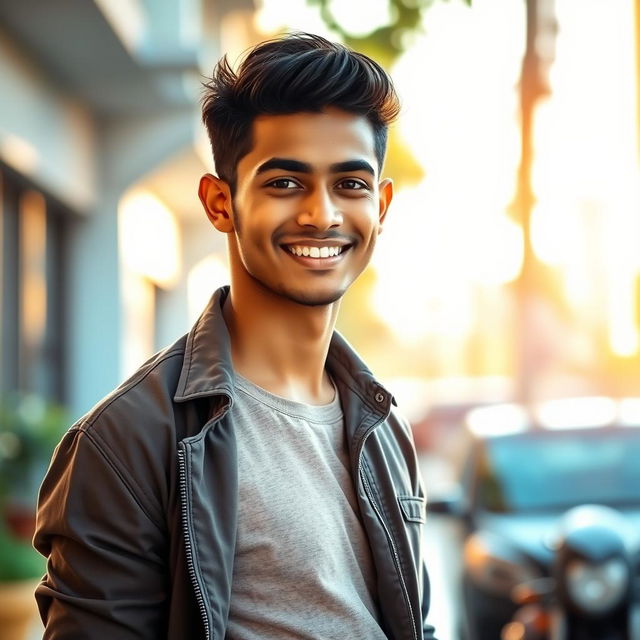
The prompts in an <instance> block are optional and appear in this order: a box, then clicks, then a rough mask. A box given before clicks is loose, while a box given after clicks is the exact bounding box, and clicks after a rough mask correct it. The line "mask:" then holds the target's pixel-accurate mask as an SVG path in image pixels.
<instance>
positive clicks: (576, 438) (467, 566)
mask: <svg viewBox="0 0 640 640" xmlns="http://www.w3.org/2000/svg"><path fill="white" fill-rule="evenodd" d="M466 429H467V432H468V434H469V437H470V443H469V447H468V452H467V454H466V455H465V457H464V464H463V466H462V469H461V473H460V478H459V484H458V486H457V487H455V489H454V490H452V491H451V493H450V494H449V495H446V496H439V497H438V496H430V497H429V502H428V505H429V506H428V509H429V511H430V512H431V513H440V514H447V515H449V516H452V517H453V518H455V519H456V520H457V522H458V524H459V530H460V532H461V535H460V541H459V543H460V552H461V557H462V570H461V576H460V585H459V587H460V595H461V602H462V607H461V609H462V613H461V620H460V621H459V622H460V625H459V626H460V635H461V637H462V638H464V640H499V639H500V637H501V636H500V634H501V629H502V628H503V627H504V625H505V624H507V623H508V622H509V621H510V620H511V618H512V616H513V614H514V612H515V610H516V608H517V605H516V604H515V602H514V601H513V599H512V591H513V589H514V588H515V587H516V586H517V585H519V584H522V583H526V582H527V581H530V580H535V579H537V578H544V577H550V576H551V572H552V566H551V565H552V561H553V557H554V552H555V547H554V539H553V535H554V532H556V531H557V527H558V522H559V521H560V518H561V517H562V515H563V514H564V513H565V512H566V511H568V510H569V509H571V508H574V507H577V506H580V505H585V504H598V505H604V506H607V507H611V508H613V509H616V510H617V511H619V512H620V513H621V514H622V516H623V517H624V518H625V519H626V520H627V521H629V522H630V523H631V524H632V526H631V527H629V529H630V530H631V531H633V532H634V536H635V537H636V539H634V540H629V541H628V542H629V548H632V549H633V548H637V547H638V544H639V543H640V533H638V532H640V399H625V400H621V401H613V400H611V399H608V398H579V399H563V400H556V401H550V402H546V403H542V404H540V405H538V406H535V407H533V408H530V409H525V408H524V407H522V406H519V405H497V406H493V407H486V408H479V409H475V410H473V411H471V412H470V413H469V414H468V416H467V418H466ZM635 579H640V575H638V574H637V573H636V575H635ZM639 586H640V585H639Z"/></svg>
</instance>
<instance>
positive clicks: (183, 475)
mask: <svg viewBox="0 0 640 640" xmlns="http://www.w3.org/2000/svg"><path fill="white" fill-rule="evenodd" d="M185 446H186V445H185V444H184V443H182V442H180V443H179V444H178V464H179V466H180V497H181V499H182V529H183V531H184V546H185V553H186V556H187V568H188V571H189V576H190V578H191V584H192V585H193V590H194V592H195V594H196V600H197V602H198V608H199V609H200V615H201V617H202V623H203V625H204V635H205V639H206V640H210V638H211V628H210V625H209V616H208V615H207V606H206V604H205V602H204V595H203V593H202V586H201V585H200V582H199V580H198V576H197V575H196V570H195V566H194V564H193V541H192V540H191V527H190V526H189V515H188V512H187V469H186V463H185V459H184V454H185V451H184V449H185Z"/></svg>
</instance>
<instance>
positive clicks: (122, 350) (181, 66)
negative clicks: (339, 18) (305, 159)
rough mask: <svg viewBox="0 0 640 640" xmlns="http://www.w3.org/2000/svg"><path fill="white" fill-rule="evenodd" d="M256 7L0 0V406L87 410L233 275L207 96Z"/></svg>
mask: <svg viewBox="0 0 640 640" xmlns="http://www.w3.org/2000/svg"><path fill="white" fill-rule="evenodd" d="M252 11H253V4H252V2H251V0H246V2H238V1H236V0H234V1H231V0H229V1H228V2H224V1H223V2H215V3H204V2H201V0H180V1H179V2H174V1H170V0H164V1H163V0H161V1H158V0H119V1H118V2H112V1H111V0H95V2H94V1H87V0H64V1H55V2H46V1H43V0H27V1H24V2H1V3H0V91H1V93H2V96H3V98H2V100H0V193H1V200H0V203H1V204H0V222H1V224H0V237H1V243H0V258H1V259H0V265H1V270H2V292H1V294H2V297H1V300H2V302H1V304H2V324H1V337H2V342H1V351H0V361H1V363H2V365H1V371H0V376H1V377H0V395H1V394H2V393H6V392H9V391H15V390H19V391H26V392H36V393H38V394H41V395H43V396H45V397H48V398H50V399H54V400H57V401H60V402H63V403H64V404H66V405H67V406H68V407H69V409H70V412H71V413H72V415H73V416H78V415H80V414H81V413H82V412H84V411H86V410H87V409H88V408H89V407H90V406H91V405H92V404H93V403H94V402H96V401H97V400H98V399H99V398H100V397H101V396H102V395H104V394H105V393H107V392H108V391H109V390H110V389H112V388H113V387H114V386H115V385H116V384H117V383H118V382H119V381H120V380H122V379H123V378H124V377H125V376H126V375H127V374H128V373H129V372H130V371H131V370H132V369H133V368H134V367H135V366H136V365H138V364H140V362H141V361H142V360H144V359H145V358H146V357H148V356H149V354H150V353H152V352H153V351H154V350H155V349H156V348H160V347H161V346H163V345H165V344H167V343H168V342H170V341H172V340H173V339H175V338H176V337H177V336H179V335H180V334H181V333H183V332H184V331H185V330H186V329H187V327H188V325H189V320H190V319H191V318H190V315H193V313H194V311H193V308H194V307H195V306H197V305H198V304H200V302H202V296H203V293H202V289H203V286H202V283H203V282H204V286H205V287H206V289H207V290H208V291H211V289H212V288H213V287H214V286H216V285H217V284H218V282H211V281H210V279H211V278H213V279H214V280H215V279H218V280H220V281H222V280H224V278H225V275H224V265H222V263H220V264H216V263H215V260H214V261H213V263H211V256H212V255H213V256H215V254H216V252H218V253H221V254H222V253H223V250H224V246H223V244H222V243H223V240H222V239H221V238H219V237H217V234H215V233H214V232H213V230H212V229H211V232H210V231H209V229H210V227H209V226H208V223H207V222H206V219H205V217H204V215H201V213H200V205H199V202H198V200H197V195H196V194H197V181H198V178H199V176H200V175H201V174H202V173H203V172H205V171H207V170H211V169H212V166H211V161H210V160H209V150H208V145H207V142H206V140H204V139H203V135H204V132H203V128H202V126H201V125H200V122H199V108H198V100H199V95H200V82H201V80H202V75H201V74H202V73H204V74H206V73H208V71H209V70H210V68H211V66H212V64H213V62H214V61H215V59H216V58H217V57H218V55H219V53H220V51H221V47H222V46H224V39H225V38H227V39H229V38H232V39H233V42H234V43H235V44H236V45H237V46H238V47H239V48H240V49H242V48H244V46H246V44H249V42H250V34H249V32H245V31H244V30H243V25H245V24H249V20H248V19H247V18H248V17H249V16H250V14H251V12H252ZM244 43H246V44H244ZM123 229H124V230H126V235H123ZM187 246H188V247H189V249H188V251H187V250H185V247H187ZM216 269H217V270H216ZM211 274H213V276H211ZM208 277H209V280H208V279H207V278H208ZM189 282H191V283H192V287H191V289H193V291H192V292H191V294H190V287H189ZM198 283H201V286H200V288H199V289H198ZM194 292H195V293H194ZM190 295H191V298H192V299H191V303H190V298H189V296H190ZM194 296H195V298H194ZM194 299H195V302H194ZM190 304H191V307H192V311H189V308H190V307H189V305H190Z"/></svg>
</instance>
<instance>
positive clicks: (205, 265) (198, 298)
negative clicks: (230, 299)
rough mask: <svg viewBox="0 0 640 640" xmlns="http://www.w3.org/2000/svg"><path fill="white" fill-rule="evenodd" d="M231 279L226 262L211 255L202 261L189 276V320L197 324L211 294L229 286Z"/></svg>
mask: <svg viewBox="0 0 640 640" xmlns="http://www.w3.org/2000/svg"><path fill="white" fill-rule="evenodd" d="M230 281H231V277H230V275H229V268H228V266H227V263H226V260H224V259H223V258H221V257H219V256H216V255H211V256H207V257H206V258H204V259H203V260H200V262H198V263H197V264H196V265H195V266H194V267H193V268H192V269H191V270H190V271H189V275H188V276H187V300H188V307H189V320H190V322H195V320H196V319H197V317H198V316H199V315H200V314H201V313H202V309H204V307H205V306H206V304H207V302H208V301H209V298H210V297H211V293H212V292H213V291H215V290H216V289H217V288H218V287H221V286H223V285H226V284H229V282H230Z"/></svg>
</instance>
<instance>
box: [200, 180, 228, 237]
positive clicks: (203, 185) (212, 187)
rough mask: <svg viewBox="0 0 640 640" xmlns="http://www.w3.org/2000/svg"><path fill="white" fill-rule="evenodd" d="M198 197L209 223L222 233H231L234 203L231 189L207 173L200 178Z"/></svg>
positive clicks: (222, 181)
mask: <svg viewBox="0 0 640 640" xmlns="http://www.w3.org/2000/svg"><path fill="white" fill-rule="evenodd" d="M198 196H200V202H202V206H203V207H204V211H205V213H206V214H207V218H209V222H211V224H212V225H213V226H214V227H215V228H216V229H217V230H218V231H221V232H222V233H231V232H232V231H233V230H234V227H233V216H232V213H233V203H232V199H231V188H230V187H229V185H228V184H227V183H226V182H225V181H224V180H221V179H220V178H218V177H217V176H214V175H211V174H210V173H205V174H204V175H203V176H202V178H200V186H199V187H198Z"/></svg>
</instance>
